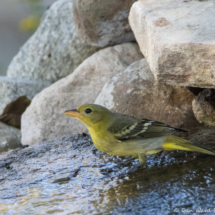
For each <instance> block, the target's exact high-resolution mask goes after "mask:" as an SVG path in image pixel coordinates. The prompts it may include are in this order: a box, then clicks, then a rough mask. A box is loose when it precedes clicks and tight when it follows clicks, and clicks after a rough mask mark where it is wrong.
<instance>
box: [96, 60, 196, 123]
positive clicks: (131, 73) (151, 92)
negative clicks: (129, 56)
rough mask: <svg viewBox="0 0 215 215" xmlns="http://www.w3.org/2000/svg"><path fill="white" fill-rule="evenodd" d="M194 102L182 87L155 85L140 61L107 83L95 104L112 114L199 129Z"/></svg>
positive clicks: (144, 63) (146, 67)
mask: <svg viewBox="0 0 215 215" xmlns="http://www.w3.org/2000/svg"><path fill="white" fill-rule="evenodd" d="M193 99H194V95H193V94H192V93H191V92H190V91H189V90H188V89H187V88H185V87H175V86H171V85H166V84H157V82H156V81H155V79H154V76H153V74H152V72H151V71H150V68H149V66H148V63H147V61H146V60H145V59H142V60H140V61H137V62H135V63H133V64H132V65H131V66H130V67H128V68H127V69H126V70H125V71H123V72H121V73H119V74H117V75H116V76H115V77H113V78H112V79H111V80H110V81H109V82H108V83H106V84H105V86H104V87H103V89H102V91H101V93H100V95H99V96H98V98H97V99H96V101H95V103H96V104H100V105H103V106H105V107H107V108H109V109H111V110H112V111H115V112H119V113H123V114H128V115H133V116H136V117H139V118H147V119H152V120H156V121H161V122H164V123H167V124H169V125H172V126H177V127H189V126H196V125H199V123H198V121H197V120H196V119H195V117H194V114H193V111H192V100H193Z"/></svg>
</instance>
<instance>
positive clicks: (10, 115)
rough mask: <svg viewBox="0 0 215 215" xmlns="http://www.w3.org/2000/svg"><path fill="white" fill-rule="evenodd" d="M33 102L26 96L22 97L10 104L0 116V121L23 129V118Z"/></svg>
mask: <svg viewBox="0 0 215 215" xmlns="http://www.w3.org/2000/svg"><path fill="white" fill-rule="evenodd" d="M30 103H31V100H29V99H28V98H27V97H26V96H20V97H19V98H18V99H17V100H16V101H14V102H11V103H9V104H8V105H7V106H6V107H5V108H4V111H3V113H2V115H1V116H0V121H1V122H3V123H5V124H7V125H10V126H13V127H16V128H19V129H20V127H21V116H22V114H23V113H24V112H25V110H26V108H27V107H28V106H29V105H30Z"/></svg>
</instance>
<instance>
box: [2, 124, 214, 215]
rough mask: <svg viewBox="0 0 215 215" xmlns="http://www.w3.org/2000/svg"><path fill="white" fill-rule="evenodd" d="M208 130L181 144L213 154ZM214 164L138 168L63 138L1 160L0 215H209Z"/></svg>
mask: <svg viewBox="0 0 215 215" xmlns="http://www.w3.org/2000/svg"><path fill="white" fill-rule="evenodd" d="M214 131H215V129H213V128H210V129H206V128H204V129H199V130H196V131H194V132H193V133H194V134H192V135H190V136H188V138H189V139H191V140H193V141H197V140H198V142H199V143H200V144H201V143H206V142H207V141H210V144H206V145H209V146H210V148H212V149H214V146H215V132H214ZM214 161H215V157H213V156H208V155H203V154H198V153H192V152H162V153H159V154H158V155H153V156H150V157H148V159H147V161H146V163H145V164H144V165H139V163H138V160H133V159H130V158H125V159H124V160H122V159H121V158H116V157H113V156H109V155H105V154H103V153H100V152H98V151H96V150H95V148H94V146H93V145H92V144H91V143H90V139H89V137H87V136H86V137H83V136H82V135H78V136H77V135H76V136H72V137H65V138H64V139H63V140H62V139H61V140H56V141H55V142H45V143H41V144H39V145H38V146H35V147H29V148H26V149H17V150H14V151H10V152H7V153H5V154H2V155H0V212H1V214H200V213H201V214H215V210H214V208H215V172H214V169H215V162H214ZM198 209H199V211H197V212H196V210H198ZM203 210H208V211H205V212H203Z"/></svg>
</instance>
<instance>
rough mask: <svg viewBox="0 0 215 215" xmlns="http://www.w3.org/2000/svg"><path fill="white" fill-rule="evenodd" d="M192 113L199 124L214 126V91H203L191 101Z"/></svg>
mask: <svg viewBox="0 0 215 215" xmlns="http://www.w3.org/2000/svg"><path fill="white" fill-rule="evenodd" d="M192 105H193V112H194V114H195V117H196V118H197V120H198V121H199V122H200V123H204V124H205V125H207V126H215V90H214V89H205V90H204V91H202V92H201V93H199V95H198V96H197V97H196V98H195V99H194V100H193V103H192Z"/></svg>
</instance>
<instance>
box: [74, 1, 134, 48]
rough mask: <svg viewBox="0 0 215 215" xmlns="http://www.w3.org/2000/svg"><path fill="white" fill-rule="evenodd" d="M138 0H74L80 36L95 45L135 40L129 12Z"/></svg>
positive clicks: (75, 17)
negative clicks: (129, 21)
mask: <svg viewBox="0 0 215 215" xmlns="http://www.w3.org/2000/svg"><path fill="white" fill-rule="evenodd" d="M135 1H136V0H117V1H116V0H103V1H99V2H98V1H97V0H74V20H75V26H76V28H77V29H78V34H79V36H80V37H81V38H82V39H84V40H85V41H87V42H88V43H89V44H90V45H93V46H100V47H104V46H110V45H114V44H120V43H124V42H129V41H134V40H135V38H134V35H133V32H132V31H131V28H130V26H129V23H128V14H129V10H130V8H131V6H132V4H133V3H134V2H135Z"/></svg>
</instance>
